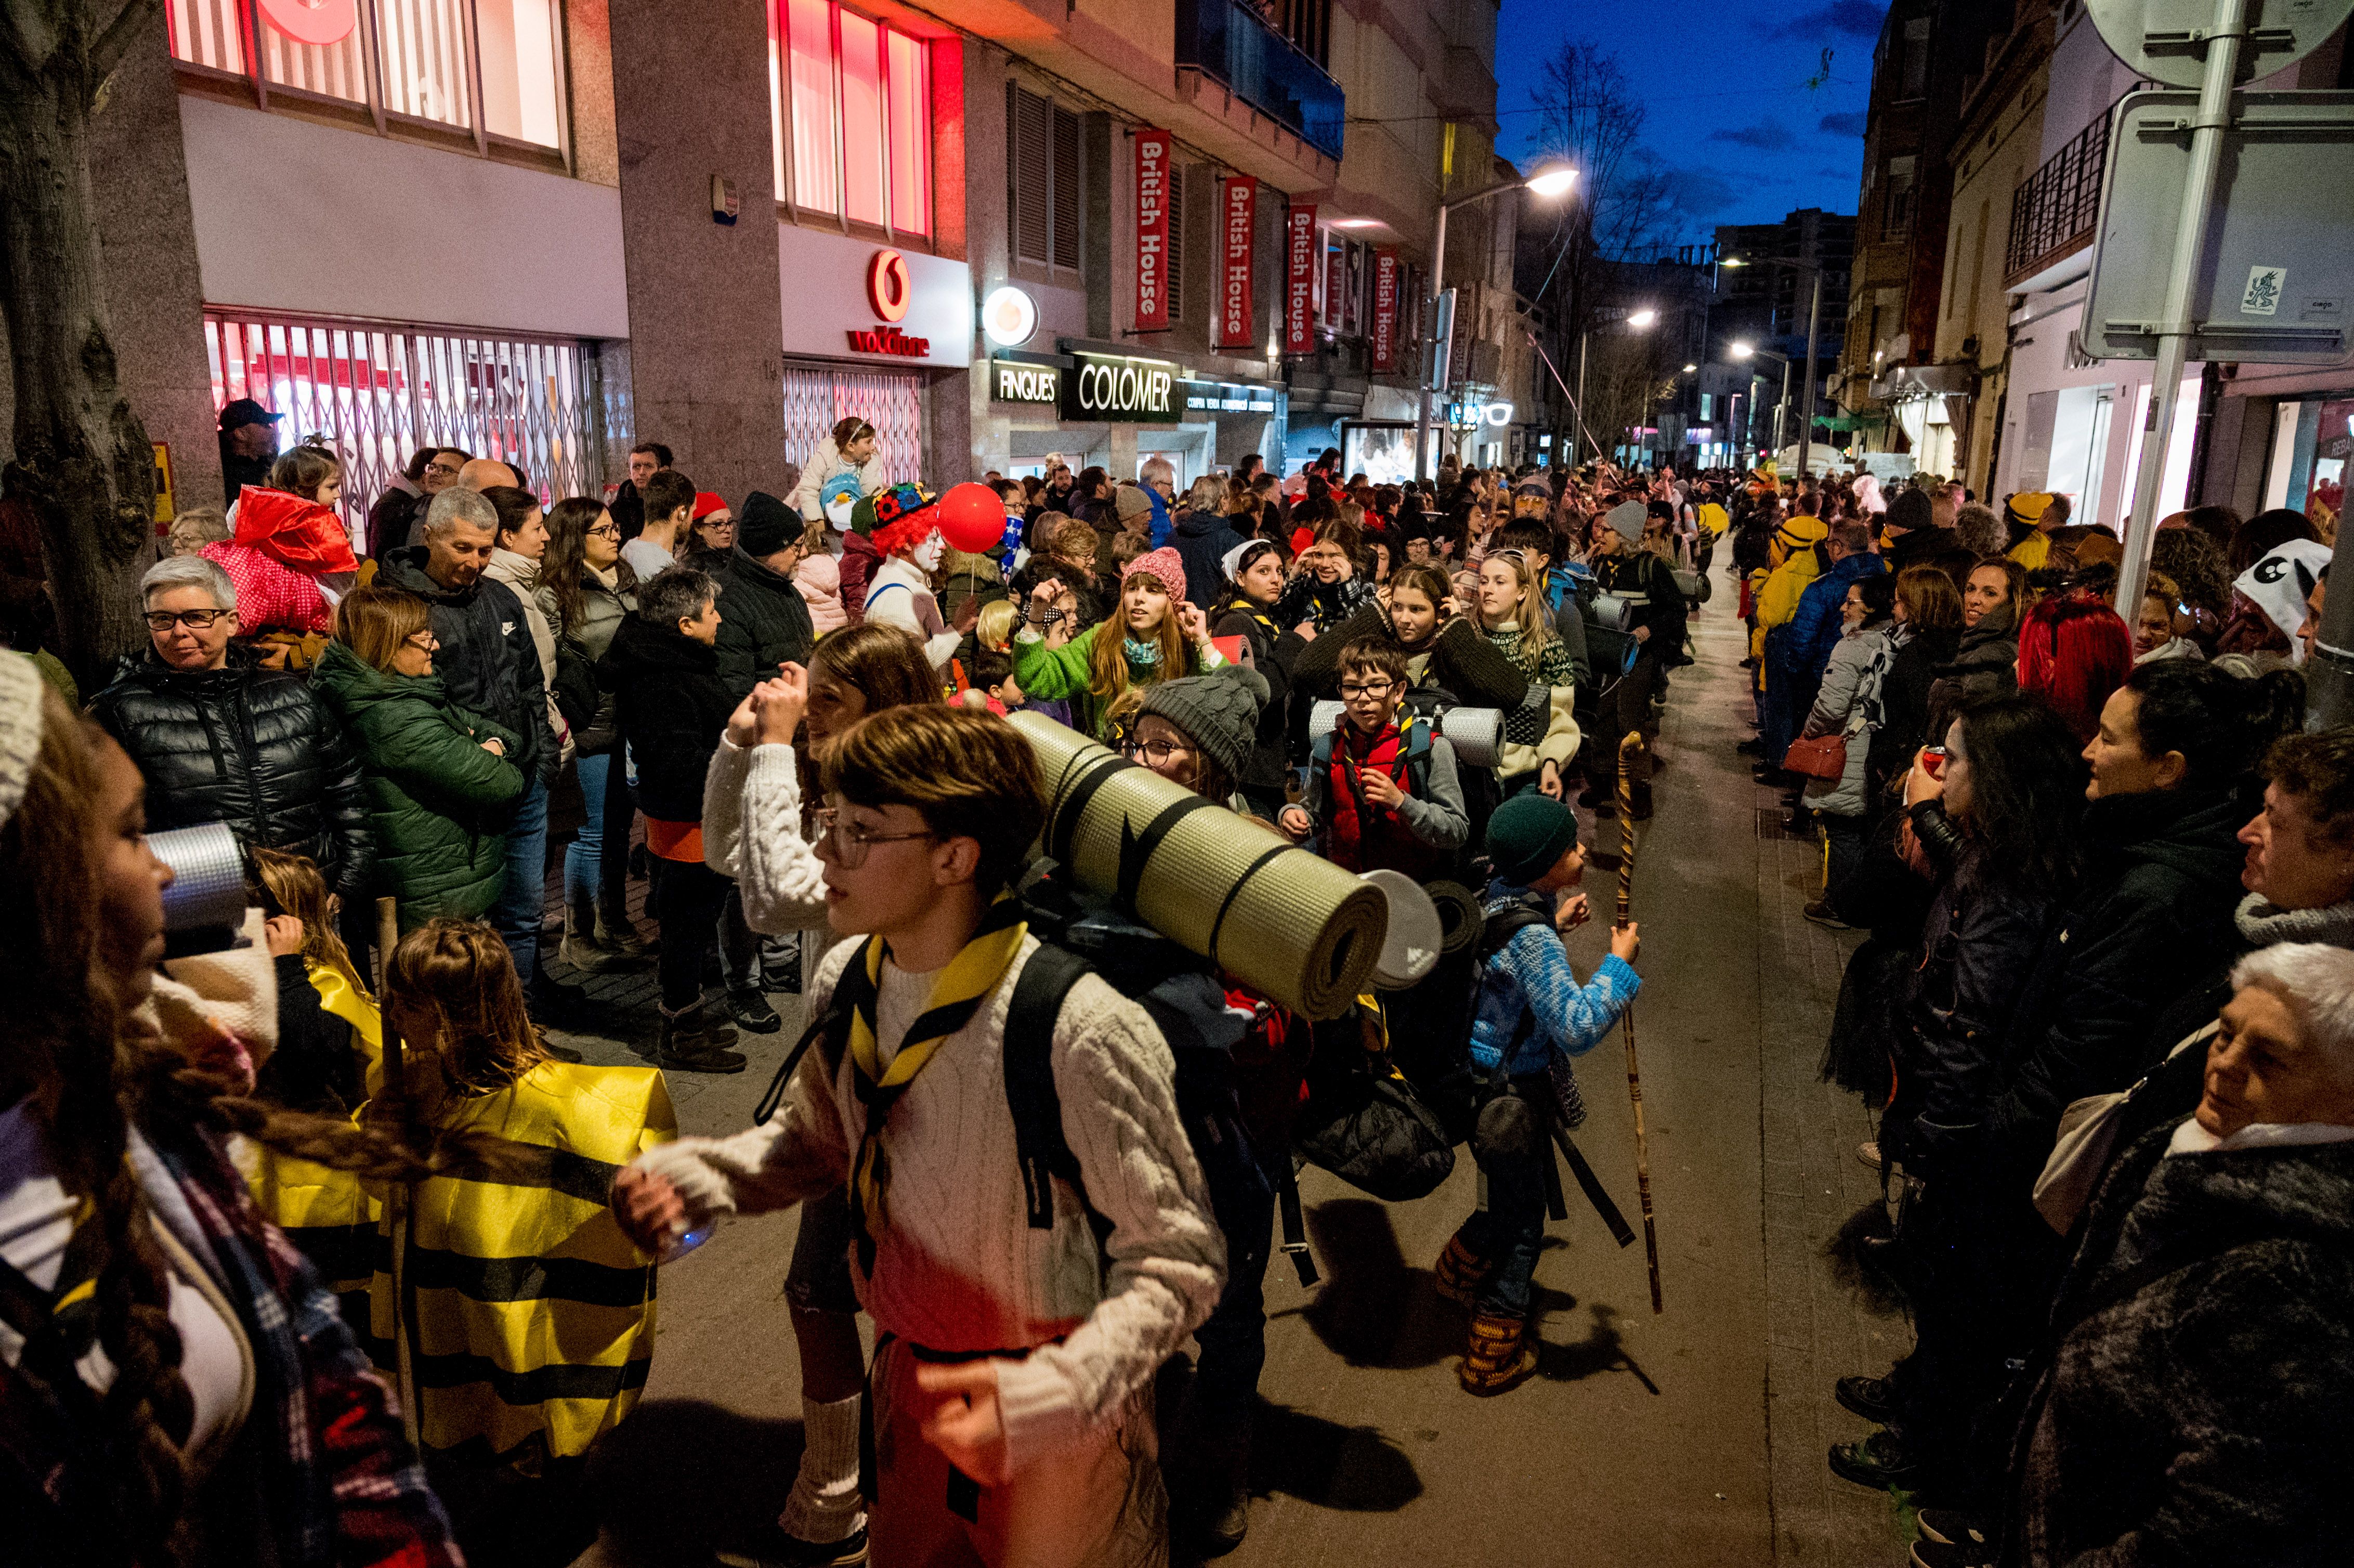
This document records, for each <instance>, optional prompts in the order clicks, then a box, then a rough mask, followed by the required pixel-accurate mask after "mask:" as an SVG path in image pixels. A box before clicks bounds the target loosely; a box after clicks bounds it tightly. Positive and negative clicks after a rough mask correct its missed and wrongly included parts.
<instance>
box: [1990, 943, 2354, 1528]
mask: <svg viewBox="0 0 2354 1568" xmlns="http://www.w3.org/2000/svg"><path fill="white" fill-rule="evenodd" d="M2232 985H2233V988H2234V994H2233V996H2232V1001H2230V1003H2229V1004H2227V1005H2226V1006H2225V1007H2224V1009H2223V1015H2222V1021H2221V1027H2220V1028H2219V1029H2218V1030H2217V1032H2216V1034H2215V1037H2214V1039H2213V1041H2212V1042H2211V1044H2209V1046H2208V1048H2207V1075H2206V1086H2205V1093H2204V1095H2203V1096H2202V1097H2201V1098H2200V1102H2199V1108H2198V1109H2197V1110H2196V1111H2195V1112H2193V1113H2192V1114H2191V1116H2190V1118H2187V1119H2184V1120H2181V1121H2179V1122H2176V1123H2174V1124H2172V1126H2171V1128H2170V1129H2160V1130H2159V1131H2158V1132H2153V1133H2151V1134H2149V1135H2148V1136H2147V1137H2145V1138H2143V1139H2140V1140H2139V1141H2138V1142H2137V1143H2136V1144H2135V1145H2134V1147H2133V1148H2132V1149H2131V1150H2127V1151H2126V1154H2125V1155H2124V1156H2123V1157H2122V1158H2121V1159H2120V1160H2118V1162H2117V1164H2116V1166H2115V1169H2113V1170H2112V1171H2110V1172H2109V1175H2108V1177H2107V1179H2106V1180H2105V1181H2104V1182H2103V1183H2102V1185H2101V1190H2100V1192H2099V1195H2098V1196H2097V1197H2096V1198H2095V1199H2094V1204H2093V1209H2092V1212H2091V1214H2090V1216H2089V1217H2088V1219H2087V1221H2086V1223H2085V1227H2084V1241H2083V1245H2082V1246H2081V1247H2080V1248H2079V1250H2078V1252H2077V1255H2076V1257H2075V1260H2074V1262H2073V1264H2072V1265H2071V1266H2070V1267H2069V1269H2068V1273H2067V1275H2066V1277H2065V1278H2064V1279H2063V1281H2062V1286H2061V1290H2060V1295H2059V1299H2058V1302H2057V1303H2056V1305H2055V1306H2054V1308H2053V1309H2052V1335H2051V1339H2050V1340H2049V1342H2048V1343H2047V1344H2046V1346H2045V1348H2044V1350H2043V1351H2042V1352H2041V1354H2040V1355H2039V1356H2038V1357H2037V1358H2036V1359H2035V1360H2034V1361H2032V1362H2031V1365H2030V1371H2031V1374H2032V1377H2033V1393H2032V1396H2031V1402H2030V1404H2029V1406H2028V1415H2027V1419H2026V1422H2025V1423H2024V1425H2023V1426H2022V1428H2021V1437H2020V1442H2019V1443H2018V1444H2017V1445H2016V1446H2015V1449H2014V1459H2013V1468H2012V1473H2011V1476H2010V1494H2011V1495H2010V1508H2009V1524H2008V1526H2007V1530H2006V1534H2007V1539H2006V1540H2005V1541H2004V1542H2003V1543H2002V1544H2003V1561H2004V1562H2006V1563H2020V1564H2024V1565H2026V1568H2042V1565H2043V1564H2047V1563H2050V1564H2056V1563H2092V1562H2102V1563H2161V1562H2163V1563H2328V1562H2338V1561H2342V1560H2343V1558H2344V1555H2345V1544H2344V1541H2343V1525H2342V1521H2341V1520H2339V1519H2338V1512H2337V1508H2336V1506H2335V1505H2336V1500H2337V1499H2336V1492H2337V1488H2338V1485H2339V1484H2340V1482H2341V1478H2343V1477H2344V1476H2345V1475H2346V1474H2347V1472H2348V1469H2349V1465H2350V1464H2354V1421H2349V1417H2348V1414H2347V1413H2348V1411H2349V1409H2354V1316H2349V1313H2348V1312H2347V1309H2346V1303H2347V1302H2348V1301H2349V1299H2354V1224H2349V1215H2354V953H2349V952H2348V951H2346V950H2345V949H2344V948H2336V947H2330V946H2327V945H2325V944H2321V943H2310V942H2293V943H2285V944H2282V945H2280V946H2276V947H2271V948H2264V949H2263V950H2262V951H2260V952H2257V953H2254V954H2252V955H2250V956H2249V957H2248V958H2246V959H2243V960H2242V961H2241V963H2240V965H2239V967H2238V968H2237V969H2235V970H2234V971H2233V972H2232Z"/></svg>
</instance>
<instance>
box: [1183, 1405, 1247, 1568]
mask: <svg viewBox="0 0 2354 1568" xmlns="http://www.w3.org/2000/svg"><path fill="white" fill-rule="evenodd" d="M1193 1457H1194V1465H1193V1477H1192V1482H1193V1484H1192V1486H1191V1487H1190V1488H1189V1490H1191V1491H1192V1493H1193V1496H1192V1498H1191V1499H1189V1506H1188V1508H1187V1509H1186V1513H1187V1515H1188V1516H1189V1518H1188V1520H1187V1521H1186V1522H1187V1523H1188V1524H1189V1525H1190V1526H1191V1529H1190V1530H1189V1531H1188V1532H1187V1533H1188V1534H1189V1535H1190V1536H1191V1538H1192V1542H1193V1547H1194V1550H1196V1551H1198V1552H1200V1553H1201V1554H1202V1555H1203V1556H1204V1557H1224V1556H1225V1554H1226V1553H1227V1552H1232V1551H1233V1550H1234V1549H1235V1547H1237V1546H1240V1545H1241V1544H1242V1543H1243V1537H1244V1536H1245V1535H1246V1534H1247V1533H1248V1532H1249V1531H1250V1427H1249V1425H1248V1424H1247V1423H1246V1424H1245V1425H1243V1426H1242V1427H1241V1428H1240V1429H1238V1430H1232V1431H1224V1432H1221V1433H1219V1434H1218V1437H1217V1441H1216V1442H1215V1444H1214V1445H1212V1446H1209V1447H1208V1448H1207V1449H1206V1450H1197V1451H1196V1453H1195V1454H1194V1456H1193Z"/></svg>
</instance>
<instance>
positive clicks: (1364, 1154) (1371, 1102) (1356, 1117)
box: [1291, 1053, 1455, 1202]
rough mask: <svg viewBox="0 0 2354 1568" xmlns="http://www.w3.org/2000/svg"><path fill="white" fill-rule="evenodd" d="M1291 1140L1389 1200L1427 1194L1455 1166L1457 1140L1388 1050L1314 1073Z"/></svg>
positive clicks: (1321, 1163)
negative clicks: (1393, 1063)
mask: <svg viewBox="0 0 2354 1568" xmlns="http://www.w3.org/2000/svg"><path fill="white" fill-rule="evenodd" d="M1291 1141H1292V1146H1293V1147H1294V1148H1295V1149H1297V1150H1299V1153H1300V1154H1301V1155H1302V1156H1304V1157H1305V1158H1306V1159H1307V1160H1308V1162H1309V1163H1310V1164H1311V1165H1318V1166H1321V1167H1322V1168H1323V1169H1325V1170H1327V1171H1331V1173H1332V1174H1333V1175H1335V1176H1338V1177H1339V1178H1341V1181H1346V1182H1347V1183H1349V1185H1351V1186H1352V1187H1354V1188H1356V1189H1357V1190H1358V1191H1360V1192H1369V1193H1371V1194H1373V1196H1374V1197H1376V1198H1380V1199H1382V1200H1384V1202H1406V1201H1408V1200H1410V1199H1414V1198H1425V1197H1428V1196H1429V1195H1430V1194H1431V1193H1432V1192H1436V1191H1437V1189H1438V1185H1439V1183H1441V1182H1442V1181H1446V1180H1447V1177H1448V1176H1449V1175H1451V1174H1453V1172H1454V1170H1455V1148H1454V1141H1453V1140H1452V1139H1449V1138H1448V1137H1447V1129H1446V1128H1444V1127H1442V1126H1441V1125H1440V1124H1439V1120H1438V1118H1437V1116H1436V1115H1434V1114H1432V1112H1431V1109H1430V1107H1428V1106H1426V1105H1424V1104H1423V1103H1422V1099H1421V1097H1419V1096H1417V1095H1416V1093H1415V1092H1414V1088H1413V1086H1411V1085H1409V1084H1408V1083H1407V1082H1406V1081H1405V1078H1404V1077H1403V1076H1402V1075H1399V1073H1398V1071H1397V1069H1396V1068H1394V1067H1393V1066H1391V1065H1390V1061H1389V1058H1388V1056H1387V1055H1385V1054H1374V1053H1367V1054H1366V1055H1365V1058H1364V1060H1363V1062H1361V1063H1352V1065H1349V1066H1348V1067H1346V1068H1344V1069H1342V1070H1341V1071H1340V1072H1337V1073H1332V1074H1330V1075H1319V1076H1317V1077H1315V1078H1313V1079H1312V1080H1311V1082H1310V1087H1309V1092H1308V1102H1307V1104H1306V1105H1304V1106H1302V1107H1300V1111H1299V1120H1298V1121H1297V1122H1295V1123H1294V1124H1293V1126H1292V1133H1291Z"/></svg>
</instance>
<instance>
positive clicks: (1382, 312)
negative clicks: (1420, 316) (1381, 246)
mask: <svg viewBox="0 0 2354 1568" xmlns="http://www.w3.org/2000/svg"><path fill="white" fill-rule="evenodd" d="M1397 341H1398V259H1397V252H1396V251H1394V250H1376V251H1374V252H1373V370H1374V373H1375V374H1377V375H1384V376H1386V375H1389V374H1391V373H1393V372H1394V371H1395V370H1396V369H1397Z"/></svg>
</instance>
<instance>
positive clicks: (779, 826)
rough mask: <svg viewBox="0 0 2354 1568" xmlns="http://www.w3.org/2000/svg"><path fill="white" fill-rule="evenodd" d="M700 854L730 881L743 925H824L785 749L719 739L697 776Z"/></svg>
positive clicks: (818, 870)
mask: <svg viewBox="0 0 2354 1568" xmlns="http://www.w3.org/2000/svg"><path fill="white" fill-rule="evenodd" d="M703 858H704V860H705V862H706V863H708V864H709V865H710V866H711V868H712V869H713V870H714V871H716V872H718V873H719V874H721V875H722V876H732V877H734V878H735V879H736V888H737V894H738V895H739V896H741V897H742V899H743V901H744V922H745V924H747V925H748V926H749V927H752V929H754V930H755V931H759V932H762V933H764V934H766V935H769V936H781V935H783V934H784V933H785V932H787V931H808V930H815V929H816V928H817V927H821V926H823V925H824V924H825V867H824V865H823V864H822V863H820V862H819V860H818V858H817V852H816V851H815V850H813V849H811V847H810V843H809V841H808V840H807V839H804V838H803V837H801V774H800V772H799V770H798V769H797V768H795V767H794V764H793V748H792V747H790V746H755V747H748V748H747V747H740V746H737V744H736V743H735V742H734V741H732V740H729V739H727V738H726V736H721V737H720V740H719V749H718V750H716V751H715V752H713V753H712V754H711V766H710V768H709V769H708V770H706V771H705V774H704V775H703Z"/></svg>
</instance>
